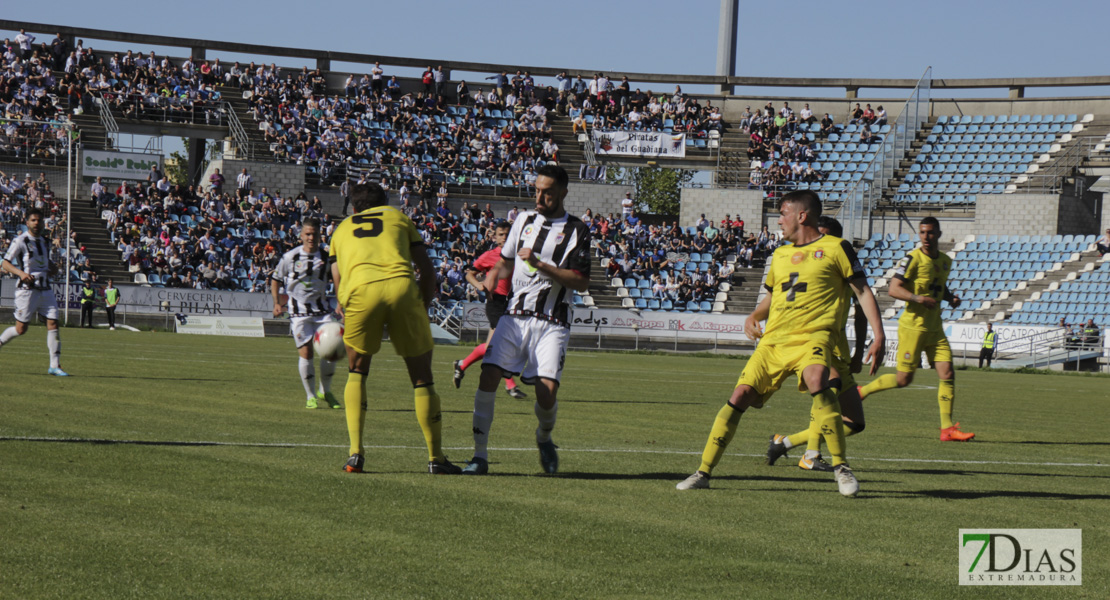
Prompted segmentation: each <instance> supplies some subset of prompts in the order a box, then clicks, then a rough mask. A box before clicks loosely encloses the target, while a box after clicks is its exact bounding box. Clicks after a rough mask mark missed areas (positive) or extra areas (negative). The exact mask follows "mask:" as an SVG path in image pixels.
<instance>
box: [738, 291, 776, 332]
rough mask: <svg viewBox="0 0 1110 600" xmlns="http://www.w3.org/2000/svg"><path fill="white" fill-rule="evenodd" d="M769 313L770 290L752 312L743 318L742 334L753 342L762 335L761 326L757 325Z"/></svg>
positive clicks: (764, 319) (765, 318)
mask: <svg viewBox="0 0 1110 600" xmlns="http://www.w3.org/2000/svg"><path fill="white" fill-rule="evenodd" d="M770 314H771V292H768V293H767V295H766V296H764V297H763V299H762V300H760V301H759V304H757V305H756V306H755V310H753V311H752V314H750V315H748V318H747V319H744V335H746V336H748V339H750V340H752V341H753V342H754V341H756V340H758V339H759V338H761V337H763V328H762V327H760V326H759V323H760V322H761V321H766V320H767V316H768V315H770Z"/></svg>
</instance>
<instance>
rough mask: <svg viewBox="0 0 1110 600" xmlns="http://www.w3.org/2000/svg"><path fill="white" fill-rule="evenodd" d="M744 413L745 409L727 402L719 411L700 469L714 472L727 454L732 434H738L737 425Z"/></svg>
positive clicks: (704, 471)
mask: <svg viewBox="0 0 1110 600" xmlns="http://www.w3.org/2000/svg"><path fill="white" fill-rule="evenodd" d="M742 414H744V411H742V410H737V409H735V408H733V407H732V405H731V404H727V403H726V404H725V405H724V406H723V407H722V408H721V410H720V411H719V412H718V413H717V418H716V420H714V421H713V429H712V430H710V432H709V441H707V442H706V443H705V450H703V451H702V453H701V467H700V468H699V469H698V470H699V471H702V472H703V473H712V472H713V467H715V466H717V463H719V462H721V457H722V456H724V454H725V448H728V443H729V442H731V441H732V436H733V435H735V434H736V425H737V424H739V423H740V415H742Z"/></svg>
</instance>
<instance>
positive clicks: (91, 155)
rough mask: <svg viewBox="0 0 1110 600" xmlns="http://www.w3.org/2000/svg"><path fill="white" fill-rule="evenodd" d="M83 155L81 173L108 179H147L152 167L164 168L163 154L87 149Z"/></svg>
mask: <svg viewBox="0 0 1110 600" xmlns="http://www.w3.org/2000/svg"><path fill="white" fill-rule="evenodd" d="M82 154H83V156H82V157H81V175H82V176H84V177H105V178H108V179H136V180H139V181H146V178H147V175H150V167H151V166H152V165H157V166H158V170H159V171H161V170H162V155H161V154H133V153H128V152H109V151H105V150H85V151H84V152H83V153H82Z"/></svg>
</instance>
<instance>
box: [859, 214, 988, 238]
mask: <svg viewBox="0 0 1110 600" xmlns="http://www.w3.org/2000/svg"><path fill="white" fill-rule="evenodd" d="M922 216H923V215H908V216H906V217H883V218H876V219H875V220H874V221H872V230H871V231H872V233H881V234H883V235H887V234H894V235H901V234H903V233H905V234H909V236H910V237H911V238H913V239H916V236H917V225H918V223H920V222H921V219H922ZM937 220H938V221H940V232H941V238H940V242H941V243H942V244H955V243H957V242H960V241H963V239H964V238H965V237H967V236H969V235H972V234H977V233H978V232H977V231H976V230H975V219H974V217H972V216H971V215H967V216H963V215H961V216H953V217H945V216H941V217H937Z"/></svg>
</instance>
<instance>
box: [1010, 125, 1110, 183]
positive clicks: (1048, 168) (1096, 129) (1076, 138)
mask: <svg viewBox="0 0 1110 600" xmlns="http://www.w3.org/2000/svg"><path fill="white" fill-rule="evenodd" d="M1082 125H1083V129H1082V131H1079V132H1077V133H1072V134H1067V135H1070V136H1071V139H1069V140H1067V141H1059V140H1058V141H1057V142H1056V143H1057V144H1059V145H1060V150H1059V151H1058V152H1055V153H1053V154H1052V155H1051V156H1050V157H1049V159H1048V160H1047V161H1046V162H1044V163H1039V162H1034V163H1033V164H1035V165H1037V171H1036V172H1034V173H1032V174H1031V175H1032V176H1033V177H1031V178H1030V179H1029V180H1028V181H1026V182H1023V183H1016V186H1017V189H1016V190H1015V193H1019V194H1020V193H1034V194H1035V193H1038V192H1040V191H1041V190H1042V188H1043V186H1042V185H1041V184H1040V182H1039V181H1038V179H1037V178H1036V175H1037V174H1041V173H1051V172H1052V171H1053V170H1054V169H1055V168H1056V167H1057V165H1059V164H1061V163H1062V162H1063V159H1062V158H1061V157H1062V156H1064V155H1065V154H1067V153H1068V150H1069V149H1071V148H1074V147H1076V146H1080V148H1079V151H1080V152H1083V153H1086V152H1087V151H1088V149H1087V148H1083V147H1082V145H1083V144H1084V143H1085V142H1084V139H1085V138H1090V137H1098V138H1100V139H1101V138H1103V137H1104V136H1106V135H1107V134H1108V133H1110V117H1101V116H1095V117H1094V119H1093V120H1091V121H1090V122H1088V123H1082ZM1062 138H1063V136H1062ZM1088 162H1090V161H1084V163H1088ZM1083 167H1084V165H1083V164H1081V165H1080V167H1079V168H1078V169H1076V170H1075V171H1073V172H1072V173H1071V177H1069V178H1067V179H1066V180H1065V185H1075V183H1076V180H1077V178H1078V177H1080V176H1087V177H1088V179H1087V180H1086V181H1084V186H1083V187H1084V188H1085V189H1089V188H1090V186H1091V185H1092V184H1093V183H1094V182H1095V181H1096V180H1097V179H1098V177H1097V175H1095V174H1093V173H1087V172H1086V170H1085V169H1084V168H1083ZM1015 179H1017V177H1015Z"/></svg>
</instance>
